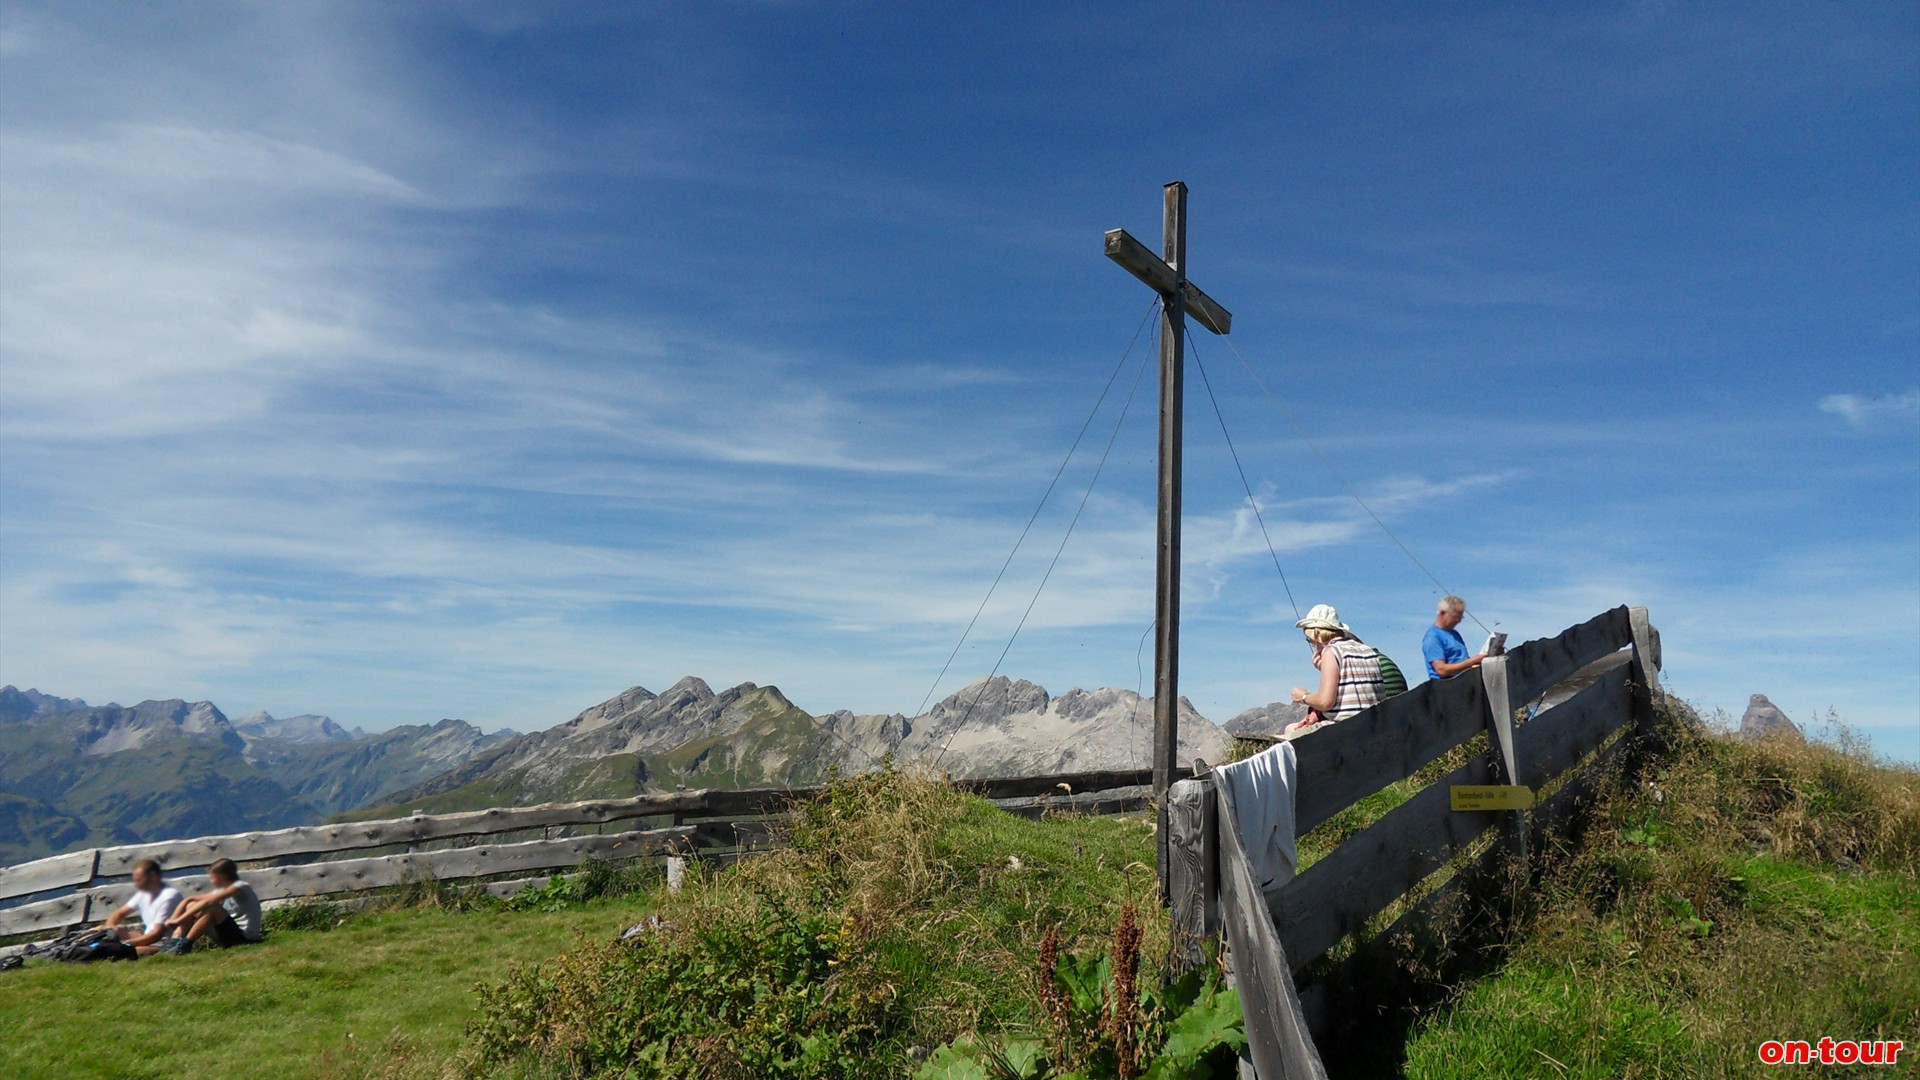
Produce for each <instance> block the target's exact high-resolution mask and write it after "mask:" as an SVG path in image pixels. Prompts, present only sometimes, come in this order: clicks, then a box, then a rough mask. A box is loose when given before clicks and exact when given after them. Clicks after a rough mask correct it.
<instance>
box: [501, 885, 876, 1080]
mask: <svg viewBox="0 0 1920 1080" xmlns="http://www.w3.org/2000/svg"><path fill="white" fill-rule="evenodd" d="M847 944H848V941H847V936H846V934H845V931H844V929H843V928H842V927H840V926H838V925H835V924H834V923H832V922H831V921H829V920H827V919H825V918H823V917H821V916H819V915H817V914H812V915H809V914H802V913H799V912H795V911H793V910H791V909H789V908H787V907H786V906H785V905H784V904H782V903H780V902H779V901H778V900H777V899H773V898H768V899H767V900H766V901H765V902H763V903H762V904H761V905H759V907H758V909H757V910H756V911H754V912H753V913H752V917H751V918H743V919H738V920H733V921H728V922H715V923H711V924H708V925H704V926H700V927H693V928H688V929H686V930H679V929H676V928H673V927H671V926H663V927H661V928H660V929H657V930H655V931H653V932H650V933H647V934H643V935H641V936H639V937H638V938H636V939H634V940H632V941H630V942H604V943H584V944H583V946H582V947H581V948H580V949H579V950H578V951H576V952H573V953H570V954H568V955H566V956H563V957H561V958H560V959H559V960H558V961H556V962H554V963H552V964H548V965H543V966H540V967H536V968H516V969H514V970H513V971H512V972H511V973H510V974H509V976H508V978H507V981H506V982H505V983H503V984H501V985H499V986H496V987H491V988H483V989H482V991H481V1006H482V1016H481V1018H480V1019H478V1020H476V1021H475V1022H474V1023H473V1024H472V1025H470V1027H469V1028H468V1034H469V1037H470V1038H471V1040H472V1043H473V1048H474V1051H475V1055H476V1063H477V1064H478V1065H480V1066H483V1067H484V1066H492V1065H498V1064H501V1063H504V1062H508V1061H512V1060H515V1059H516V1058H523V1057H530V1058H532V1059H534V1060H535V1061H537V1062H539V1063H540V1064H542V1065H545V1066H547V1067H549V1068H558V1069H562V1070H564V1071H565V1072H567V1073H569V1074H572V1075H589V1076H590V1075H595V1074H598V1073H601V1072H620V1073H623V1074H624V1073H628V1072H638V1073H639V1074H641V1075H647V1076H659V1077H687V1078H695V1077H711V1078H715V1080H728V1078H735V1077H738V1078H742V1080H746V1078H757V1077H767V1076H791V1077H795V1078H812V1077H859V1076H880V1075H885V1073H884V1072H883V1071H881V1070H879V1069H878V1068H877V1064H878V1063H877V1062H875V1061H874V1059H873V1058H872V1056H871V1053H870V1051H871V1049H872V1047H873V1045H874V1044H875V1043H876V1042H877V1041H878V1040H879V1039H880V1038H881V1037H882V1036H883V1035H884V1033H885V1032H886V1031H887V1030H888V1029H889V1028H890V1027H891V1026H892V1021H893V1017H892V1015H891V1010H892V1008H893V1004H894V1003H893V1002H892V1001H891V1000H890V999H889V998H888V996H887V995H885V994H884V993H875V992H873V990H872V987H871V985H870V984H869V985H862V984H863V983H864V982H865V980H863V979H861V978H860V977H859V975H858V974H857V973H856V972H855V971H854V970H852V969H851V967H849V966H848V965H856V966H857V965H858V963H859V958H858V957H857V956H856V955H854V954H853V953H852V952H851V951H850V950H849V949H848V948H847Z"/></svg>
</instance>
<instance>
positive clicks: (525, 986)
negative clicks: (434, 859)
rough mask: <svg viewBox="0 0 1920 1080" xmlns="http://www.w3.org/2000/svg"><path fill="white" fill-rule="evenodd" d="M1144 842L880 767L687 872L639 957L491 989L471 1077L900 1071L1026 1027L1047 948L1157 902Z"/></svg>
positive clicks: (1090, 938) (602, 946) (1162, 939)
mask: <svg viewBox="0 0 1920 1080" xmlns="http://www.w3.org/2000/svg"><path fill="white" fill-rule="evenodd" d="M1150 841H1151V833H1150V832H1148V831H1147V830H1146V829H1144V828H1143V827H1142V823H1140V822H1133V821H1116V820H1105V819H1085V818H1073V817H1061V818H1053V819H1049V820H1047V821H1045V822H1031V821H1024V820H1021V819H1018V818H1015V817H1013V816H1011V815H1008V814H1006V813H1003V812H1002V811H1000V810H999V809H998V808H996V807H994V806H992V805H991V804H989V803H986V802H983V801H981V800H979V799H975V798H972V797H971V796H968V795H966V794H965V793H963V792H961V791H959V790H956V789H955V788H953V787H952V786H949V785H947V784H944V783H940V782H936V781H934V780H932V779H929V778H925V777H918V776H914V775H910V774H906V773H902V772H899V771H896V770H892V769H887V770H883V771H881V772H878V773H874V774H870V775H866V776H861V777H857V778H854V779H850V780H845V781H841V782H838V783H835V784H832V785H829V787H828V789H827V790H826V791H825V792H824V793H823V794H822V795H821V796H820V797H819V798H818V799H817V800H815V801H813V802H811V803H809V804H807V805H805V806H802V807H799V808H797V809H796V813H795V815H794V819H793V821H792V824H791V836H790V838H789V840H788V842H787V843H785V844H783V845H782V846H781V847H780V848H779V849H777V850H775V851H772V852H769V853H767V854H765V855H762V856H758V857H755V858H753V859H749V860H745V861H742V862H740V863H737V864H735V865H734V866H732V867H731V868H729V869H727V870H724V871H716V870H714V869H711V868H706V867H702V866H700V865H699V864H695V865H694V866H691V867H689V873H688V875H687V879H686V883H685V886H684V888H683V889H682V891H680V892H678V893H673V894H664V895H661V896H660V897H659V906H658V910H657V913H656V915H655V917H654V918H652V919H650V920H649V922H648V923H647V924H646V926H647V927H648V928H647V929H645V930H639V931H636V932H635V933H634V940H633V941H632V942H631V943H630V944H625V945H621V944H611V943H592V942H582V943H581V945H580V946H579V947H578V948H577V949H576V950H574V951H573V952H571V953H569V954H567V955H565V956H562V957H559V958H557V959H555V960H553V961H550V962H548V963H546V964H543V965H540V966H538V967H533V968H525V969H517V970H515V971H514V972H513V973H512V974H511V975H510V976H509V978H508V979H507V980H505V981H504V982H503V983H500V984H498V985H495V986H490V987H485V988H483V989H482V991H481V996H482V1010H481V1013H482V1014H481V1016H480V1017H479V1018H478V1019H477V1020H476V1021H475V1022H474V1023H473V1024H472V1026H471V1027H470V1029H469V1034H470V1039H469V1042H470V1048H469V1055H468V1067H469V1070H470V1071H471V1072H473V1073H475V1074H496V1073H504V1074H508V1075H521V1074H523V1073H531V1074H534V1075H542V1074H545V1073H552V1072H557V1073H563V1074H567V1075H579V1076H592V1075H622V1076H626V1075H632V1076H636V1077H683V1076H685V1077H691V1076H712V1077H726V1076H733V1075H739V1076H806V1077H866V1076H901V1075H906V1074H910V1073H911V1072H912V1071H913V1068H914V1067H915V1064H916V1059H918V1058H923V1057H924V1056H925V1051H924V1050H919V1051H916V1050H915V1049H914V1048H915V1047H927V1046H935V1045H939V1044H942V1043H948V1042H951V1041H953V1040H955V1039H956V1038H958V1037H961V1036H963V1035H969V1034H974V1033H980V1032H984V1033H986V1034H987V1036H988V1037H993V1038H997V1037H1000V1036H1003V1035H1005V1034H1006V1033H1008V1032H1025V1031H1031V1030H1035V1029H1036V1027H1037V1026H1038V1025H1039V1024H1040V1023H1042V1021H1043V1013H1044V1010H1043V1008H1042V1006H1041V1003H1040V1001H1039V1000H1038V999H1037V997H1036V995H1035V994H1034V992H1033V991H1034V982H1033V976H1032V971H1033V959H1032V958H1033V957H1034V955H1035V953H1036V951H1037V950H1038V949H1039V947H1040V945H1041V943H1042V939H1043V936H1044V935H1046V934H1047V933H1048V931H1049V929H1050V928H1051V930H1052V933H1053V934H1054V935H1055V941H1056V943H1057V944H1058V945H1059V946H1060V947H1062V948H1065V949H1071V948H1073V947H1076V946H1080V945H1083V944H1088V943H1091V942H1096V941H1099V940H1102V939H1104V938H1105V936H1106V932H1107V930H1108V928H1110V927H1112V926H1113V925H1114V920H1115V918H1116V916H1117V915H1118V913H1119V911H1120V908H1121V906H1122V904H1123V903H1124V902H1125V901H1126V900H1127V899H1128V897H1129V896H1139V895H1150V894H1151V890H1152V889H1153V888H1154V885H1153V869H1152V865H1151V859H1152V856H1151V848H1150ZM1135 933H1136V936H1137V937H1138V939H1139V940H1138V941H1137V942H1136V952H1137V953H1138V954H1139V955H1141V956H1155V955H1159V954H1160V953H1161V952H1163V951H1164V949H1165V945H1166V928H1165V926H1164V925H1163V924H1162V922H1161V921H1160V920H1151V921H1150V923H1149V925H1147V926H1146V927H1144V928H1142V927H1139V926H1137V925H1136V927H1135ZM1137 978H1138V979H1139V980H1140V981H1141V982H1142V983H1149V982H1151V981H1152V980H1153V979H1154V978H1155V975H1154V974H1153V972H1152V971H1150V970H1141V971H1139V972H1138V974H1137Z"/></svg>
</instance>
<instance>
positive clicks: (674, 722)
mask: <svg viewBox="0 0 1920 1080" xmlns="http://www.w3.org/2000/svg"><path fill="white" fill-rule="evenodd" d="M1298 711H1299V710H1298V707H1296V706H1290V705H1283V704H1276V705H1270V706H1265V707H1263V708H1261V709H1253V710H1249V711H1247V712H1246V713H1243V714H1241V715H1240V716H1238V717H1235V718H1234V719H1233V720H1232V721H1229V722H1228V724H1226V725H1225V726H1220V725H1216V724H1214V723H1213V722H1212V721H1210V720H1208V719H1207V718H1206V717H1203V716H1201V715H1200V714H1199V713H1197V712H1195V711H1194V709H1193V707H1192V706H1191V705H1190V704H1189V703H1188V702H1186V701H1185V700H1184V699H1183V700H1182V701H1181V702H1180V716H1181V720H1180V730H1181V741H1180V757H1181V759H1182V760H1183V761H1184V760H1191V759H1193V758H1195V757H1203V758H1206V759H1208V760H1218V759H1219V758H1220V757H1221V755H1222V754H1223V753H1224V751H1225V750H1226V748H1227V745H1228V743H1229V742H1230V741H1231V738H1232V735H1231V733H1232V732H1237V731H1270V730H1278V729H1279V727H1280V726H1283V725H1284V724H1285V723H1287V722H1289V721H1291V720H1293V719H1297V718H1298V716H1297V714H1298ZM1152 744H1153V702H1152V700H1151V699H1150V698H1143V697H1141V696H1140V695H1139V694H1136V693H1134V692H1132V691H1128V690H1114V689H1100V690H1078V689H1076V690H1073V691H1070V692H1068V693H1066V694H1062V695H1060V696H1058V697H1055V696H1053V695H1051V694H1049V693H1048V692H1047V691H1046V689H1045V688H1043V687H1040V686H1037V685H1035V684H1033V683H1031V682H1027V681H1025V680H1016V679H1008V678H1004V677H995V678H990V679H983V680H980V681H978V682H976V683H973V684H972V685H970V686H967V687H965V688H963V689H962V690H960V691H959V692H958V693H955V694H953V695H952V696H950V697H948V698H947V699H946V700H944V701H941V702H940V703H938V704H936V705H935V706H934V707H933V708H931V709H929V710H928V711H927V712H926V713H925V714H923V715H920V716H915V717H907V716H904V715H902V714H899V713H892V714H885V715H856V714H854V713H852V712H848V711H845V710H841V711H838V712H830V713H823V714H820V715H814V714H811V713H808V712H807V711H805V710H803V709H801V708H800V707H799V706H797V705H795V704H794V703H793V702H792V701H790V700H788V699H787V697H786V696H785V695H784V694H782V693H781V692H780V690H779V689H778V688H777V687H772V686H759V685H756V684H754V683H741V684H740V685H738V686H735V687H732V688H730V689H727V690H722V691H718V692H716V691H714V690H713V689H712V688H711V687H710V686H708V685H707V684H706V683H705V682H703V681H702V680H700V679H698V678H693V677H688V678H685V679H682V680H680V681H679V682H677V683H674V684H673V685H672V686H670V687H668V688H667V689H666V690H664V691H662V692H660V693H657V694H656V693H654V692H653V691H651V690H648V689H646V688H645V687H640V686H635V687H633V688H631V689H629V690H626V691H625V692H623V693H620V694H617V695H615V696H614V697H612V698H609V699H608V700H606V701H603V702H601V703H600V704H598V705H595V706H593V707H591V708H589V709H586V710H584V711H582V712H580V713H579V714H578V715H576V716H574V717H573V718H572V719H570V720H567V721H566V722H564V723H561V724H559V725H557V726H555V727H552V728H549V729H546V730H544V731H537V732H534V733H532V734H528V735H519V734H516V733H513V732H497V733H494V734H483V733H482V732H481V731H480V730H479V729H478V728H475V727H474V726H473V725H471V724H467V723H465V722H463V721H460V720H442V721H440V722H439V723H437V724H433V725H415V726H407V727H398V728H394V729H392V730H390V731H383V732H376V733H373V734H368V733H366V732H363V731H360V730H358V729H354V730H348V729H346V728H344V727H342V726H341V725H339V724H337V723H335V722H334V721H333V720H332V719H330V718H328V717H325V716H318V715H302V716H290V717H282V718H276V717H273V716H270V715H268V714H266V713H254V714H252V715H250V716H243V717H241V718H239V719H238V720H229V719H228V718H227V717H226V715H225V714H223V713H222V712H221V711H220V710H219V709H218V708H217V707H215V706H214V705H213V704H212V703H211V702H205V701H200V702H187V701H182V700H177V699H176V700H168V701H144V702H141V703H140V704H138V705H135V706H132V707H130V708H129V707H123V706H120V705H105V706H91V705H88V704H87V703H86V702H84V701H80V700H78V699H69V698H58V697H54V696H51V695H48V694H42V693H40V692H38V691H35V690H18V689H15V688H14V687H11V686H8V687H4V688H0V864H4V863H10V862H16V861H20V860H22V859H27V858H34V857H37V856H40V855H45V854H51V853H54V852H58V851H62V850H68V849H71V848H76V847H84V846H88V845H94V844H114V843H133V842H139V841H144V840H157V839H168V838H175V837H185V836H194V835H206V834H218V833H227V832H240V831H243V830H248V829H268V828H280V827H284V826H288V825H297V824H309V823H314V822H318V821H322V820H325V819H327V818H328V817H340V816H345V817H354V818H372V817H384V816H393V815H398V814H405V813H412V812H438V811H447V810H459V809H478V808H483V807H491V806H513V805H526V804H530V803H537V802H551V801H563V800H574V799H588V798H617V797H622V796H630V795H635V794H641V793H645V792H653V791H671V790H674V789H676V788H682V787H751V786H758V785H784V784H795V785H804V784H814V783H818V782H820V781H821V780H823V779H825V778H827V777H828V776H830V775H831V774H832V773H833V772H835V771H836V770H838V771H843V772H857V771H860V770H864V769H868V768H872V767H873V766H875V765H876V764H878V763H880V762H883V761H886V760H888V759H889V758H891V759H892V760H894V761H896V762H900V763H908V762H924V763H930V764H934V765H936V766H937V767H939V768H940V769H942V770H944V771H946V772H949V773H951V774H952V775H954V776H957V777H971V776H1013V775H1034V774H1040V773H1054V772H1077V771H1082V770H1092V769H1111V768H1135V767H1141V768H1143V767H1145V766H1146V765H1147V763H1148V761H1149V758H1150V751H1151V748H1152Z"/></svg>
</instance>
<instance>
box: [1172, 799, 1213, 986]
mask: <svg viewBox="0 0 1920 1080" xmlns="http://www.w3.org/2000/svg"><path fill="white" fill-rule="evenodd" d="M1216 813H1217V811H1216V809H1215V805H1214V798H1213V782H1212V781H1210V780H1182V781H1180V782H1179V783H1177V784H1175V785H1173V787H1171V788H1169V789H1167V901H1168V907H1169V909H1170V912H1169V917H1170V918H1171V919H1172V927H1171V929H1172V932H1171V933H1170V934H1169V935H1168V938H1169V940H1168V957H1167V967H1168V971H1169V974H1170V975H1173V976H1178V975H1179V974H1180V973H1182V972H1184V971H1188V970H1190V969H1192V968H1196V967H1199V966H1201V965H1202V964H1205V963H1206V962H1207V952H1206V943H1207V942H1208V941H1209V940H1211V939H1212V938H1213V937H1214V936H1215V935H1217V934H1218V933H1219V932H1220V904H1219V893H1218V889H1219V880H1220V879H1219V862H1218V859H1219V850H1218V848H1217V847H1216V838H1217V832H1216V828H1215V823H1216V817H1215V815H1216Z"/></svg>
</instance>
